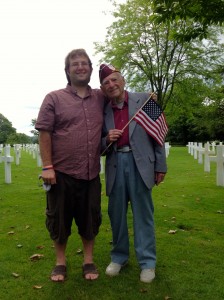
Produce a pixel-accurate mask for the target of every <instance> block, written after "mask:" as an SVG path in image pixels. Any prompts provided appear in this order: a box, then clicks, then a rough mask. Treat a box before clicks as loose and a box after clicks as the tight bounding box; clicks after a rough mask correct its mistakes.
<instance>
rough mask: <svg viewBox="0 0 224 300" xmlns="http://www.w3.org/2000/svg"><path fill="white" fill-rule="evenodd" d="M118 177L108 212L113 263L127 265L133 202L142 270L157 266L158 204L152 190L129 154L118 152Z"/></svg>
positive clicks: (135, 229) (137, 253)
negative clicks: (155, 218) (130, 212)
mask: <svg viewBox="0 0 224 300" xmlns="http://www.w3.org/2000/svg"><path fill="white" fill-rule="evenodd" d="M117 155H118V163H117V171H116V179H115V183H114V186H113V189H112V192H111V194H110V195H109V206H108V214H109V217H110V221H111V227H112V233H113V249H112V251H111V260H112V262H115V263H119V264H124V263H125V262H126V261H127V260H128V258H129V236H128V225H127V210H128V202H129V201H130V203H131V209H132V213H133V224H134V225H133V226H134V246H135V253H136V256H137V260H138V263H139V265H140V267H141V269H147V268H155V264H156V246H155V233H154V219H153V212H154V206H153V201H152V196H151V192H152V190H151V189H150V190H149V189H148V188H147V187H146V185H145V184H144V182H143V180H142V178H141V176H140V174H139V172H138V170H137V167H136V164H135V161H134V158H133V155H132V153H131V152H129V153H117Z"/></svg>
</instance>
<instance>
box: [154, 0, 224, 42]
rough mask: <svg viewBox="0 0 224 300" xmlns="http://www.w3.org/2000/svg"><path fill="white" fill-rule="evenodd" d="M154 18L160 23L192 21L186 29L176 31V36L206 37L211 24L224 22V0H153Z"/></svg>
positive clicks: (187, 37) (187, 38) (183, 37)
mask: <svg viewBox="0 0 224 300" xmlns="http://www.w3.org/2000/svg"><path fill="white" fill-rule="evenodd" d="M151 3H152V8H153V12H154V16H153V19H154V21H155V22H157V23H158V24H162V23H164V24H167V23H172V22H175V21H176V20H179V19H181V20H185V21H187V20H188V21H190V24H191V25H190V26H189V27H188V28H187V30H186V31H182V32H176V37H178V38H179V39H185V40H186V41H190V40H191V39H195V38H196V37H199V38H201V39H202V38H205V37H207V34H208V32H209V27H210V26H211V25H219V26H221V25H222V24H223V23H224V1H223V0H197V1H195V0H179V1H173V0H166V1H164V0H152V1H151Z"/></svg>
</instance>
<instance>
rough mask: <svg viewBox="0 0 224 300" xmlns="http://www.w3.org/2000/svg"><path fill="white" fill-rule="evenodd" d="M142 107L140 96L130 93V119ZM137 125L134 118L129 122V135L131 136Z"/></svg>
mask: <svg viewBox="0 0 224 300" xmlns="http://www.w3.org/2000/svg"><path fill="white" fill-rule="evenodd" d="M140 107H141V101H140V98H136V96H134V95H133V94H131V93H128V113H129V120H130V119H131V118H132V117H133V116H134V114H135V113H136V111H137V110H138V109H139V108H140ZM135 126H136V122H135V121H134V120H132V121H131V123H130V124H129V137H131V135H132V133H133V131H134V129H135Z"/></svg>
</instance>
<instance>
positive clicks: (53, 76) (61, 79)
mask: <svg viewBox="0 0 224 300" xmlns="http://www.w3.org/2000/svg"><path fill="white" fill-rule="evenodd" d="M119 2H125V0H123V1H122V0H121V1H119ZM111 9H113V7H112V5H111V3H110V2H109V1H108V0H95V1H94V0H81V1H80V0H79V1H78V0H5V1H1V4H0V42H1V46H0V84H1V91H0V97H1V100H0V113H1V114H3V115H4V116H5V117H6V118H7V119H8V120H9V121H10V122H12V126H13V127H15V128H16V130H17V133H25V134H27V135H31V134H30V130H32V129H33V128H32V126H30V124H31V119H33V118H36V117H37V114H38V111H39V107H40V105H41V103H42V101H43V99H44V97H45V95H46V94H47V93H48V92H50V91H52V90H56V89H60V88H63V87H65V86H66V77H65V74H64V71H63V70H64V58H65V56H66V55H67V53H68V52H69V51H71V50H72V49H75V48H84V49H86V51H87V53H88V54H89V56H90V58H91V59H92V62H93V68H94V69H93V75H92V79H91V82H90V84H91V86H92V87H93V88H98V87H99V81H98V68H99V65H98V58H99V57H98V58H97V57H95V56H93V54H94V44H93V43H94V42H103V41H104V39H105V36H106V27H108V26H110V25H111V24H112V22H113V18H112V16H111V14H110V11H111ZM104 12H106V15H105V13H104Z"/></svg>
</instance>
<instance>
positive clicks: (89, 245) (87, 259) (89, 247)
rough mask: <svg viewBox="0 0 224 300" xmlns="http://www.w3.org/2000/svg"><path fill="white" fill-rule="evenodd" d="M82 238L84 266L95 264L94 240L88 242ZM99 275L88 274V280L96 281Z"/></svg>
mask: <svg viewBox="0 0 224 300" xmlns="http://www.w3.org/2000/svg"><path fill="white" fill-rule="evenodd" d="M81 238H82V243H83V249H84V264H91V263H93V247H94V240H91V241H88V240H86V239H84V238H83V237H81ZM98 276H99V274H91V273H90V274H87V275H86V276H85V278H86V279H89V280H95V279H97V278H98Z"/></svg>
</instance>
